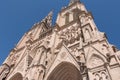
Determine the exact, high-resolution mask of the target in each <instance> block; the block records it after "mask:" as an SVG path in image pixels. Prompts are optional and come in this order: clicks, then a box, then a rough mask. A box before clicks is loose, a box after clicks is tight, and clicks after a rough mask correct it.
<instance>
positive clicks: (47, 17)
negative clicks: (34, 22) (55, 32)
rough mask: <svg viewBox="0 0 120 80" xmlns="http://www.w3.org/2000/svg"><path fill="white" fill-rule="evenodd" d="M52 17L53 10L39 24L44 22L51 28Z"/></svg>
mask: <svg viewBox="0 0 120 80" xmlns="http://www.w3.org/2000/svg"><path fill="white" fill-rule="evenodd" d="M52 16H53V10H52V11H50V12H49V14H48V15H47V16H46V17H45V18H44V19H43V20H42V21H41V22H44V23H45V24H47V25H48V26H52Z"/></svg>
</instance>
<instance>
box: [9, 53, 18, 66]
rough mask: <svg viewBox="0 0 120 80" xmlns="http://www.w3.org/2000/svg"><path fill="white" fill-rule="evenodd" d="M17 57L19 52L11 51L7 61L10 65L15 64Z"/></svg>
mask: <svg viewBox="0 0 120 80" xmlns="http://www.w3.org/2000/svg"><path fill="white" fill-rule="evenodd" d="M18 57H19V54H15V53H11V54H10V57H9V61H10V62H11V63H10V64H11V65H14V64H16V61H17V59H18Z"/></svg>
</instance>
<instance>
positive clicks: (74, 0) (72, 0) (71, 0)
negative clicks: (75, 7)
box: [69, 0, 80, 5]
mask: <svg viewBox="0 0 120 80" xmlns="http://www.w3.org/2000/svg"><path fill="white" fill-rule="evenodd" d="M79 1H80V0H70V3H69V5H70V4H72V3H75V2H79Z"/></svg>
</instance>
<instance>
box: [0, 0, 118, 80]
mask: <svg viewBox="0 0 120 80" xmlns="http://www.w3.org/2000/svg"><path fill="white" fill-rule="evenodd" d="M52 14H53V12H52V11H51V12H50V13H49V14H48V15H47V16H46V17H45V18H44V19H43V20H42V21H41V22H38V23H36V24H35V25H34V26H33V27H32V28H31V29H30V30H29V31H28V32H26V33H25V34H24V35H23V37H22V38H21V40H20V41H19V43H18V44H17V45H16V47H15V48H14V49H12V50H11V52H10V54H9V55H8V57H7V58H6V60H5V61H4V62H3V64H2V65H1V67H0V80H120V51H119V50H118V49H117V48H116V47H114V46H113V45H111V44H109V42H108V41H107V38H106V35H105V33H104V32H100V31H99V30H98V29H97V27H96V25H95V23H94V20H93V16H92V14H91V13H90V12H88V11H87V10H86V8H85V6H84V4H82V3H81V2H80V1H79V0H71V1H70V3H69V5H68V6H67V7H64V8H63V9H62V10H61V11H60V12H59V13H58V16H57V20H56V24H55V25H54V26H53V25H52Z"/></svg>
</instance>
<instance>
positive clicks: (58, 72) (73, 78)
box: [47, 62, 82, 80]
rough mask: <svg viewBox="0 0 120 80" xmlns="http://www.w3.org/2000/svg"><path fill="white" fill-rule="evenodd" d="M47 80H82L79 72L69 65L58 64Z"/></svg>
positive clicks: (64, 63) (65, 63) (66, 63)
mask: <svg viewBox="0 0 120 80" xmlns="http://www.w3.org/2000/svg"><path fill="white" fill-rule="evenodd" d="M47 80H82V76H81V74H80V71H79V70H78V69H77V68H76V67H75V66H74V65H73V64H71V63H68V62H62V63H60V64H59V65H58V66H57V67H56V68H55V69H54V70H53V71H52V73H51V74H50V75H49V77H48V79H47Z"/></svg>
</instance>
